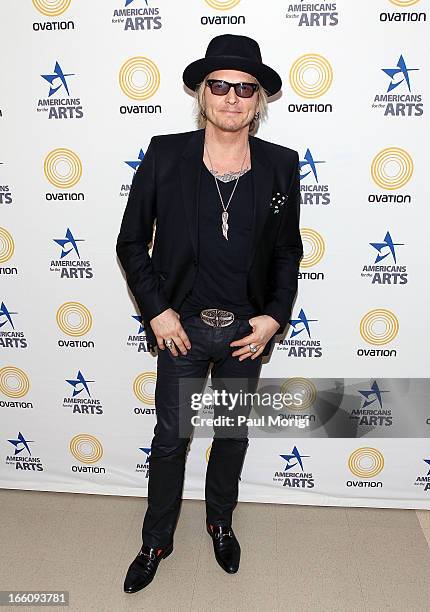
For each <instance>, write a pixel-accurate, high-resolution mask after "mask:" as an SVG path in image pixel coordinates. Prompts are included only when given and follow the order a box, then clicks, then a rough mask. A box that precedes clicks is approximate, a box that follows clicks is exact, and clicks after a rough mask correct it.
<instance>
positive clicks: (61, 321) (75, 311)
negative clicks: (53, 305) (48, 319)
mask: <svg viewBox="0 0 430 612" xmlns="http://www.w3.org/2000/svg"><path fill="white" fill-rule="evenodd" d="M56 318H57V325H58V327H59V328H60V329H61V331H62V332H64V333H65V334H66V335H67V336H84V335H85V334H86V333H88V332H89V331H90V329H91V326H92V324H93V317H92V316H91V312H90V311H89V310H88V308H87V307H86V306H84V305H83V304H80V303H79V302H65V303H64V304H61V306H60V308H59V309H58V310H57V317H56Z"/></svg>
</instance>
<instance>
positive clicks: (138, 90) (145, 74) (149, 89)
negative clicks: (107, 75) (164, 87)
mask: <svg viewBox="0 0 430 612" xmlns="http://www.w3.org/2000/svg"><path fill="white" fill-rule="evenodd" d="M119 85H120V87H121V89H122V91H123V92H124V93H125V95H126V96H128V97H129V98H132V99H133V100H147V99H148V98H151V97H152V96H153V95H154V94H155V93H156V91H157V89H158V88H159V86H160V71H159V70H158V68H157V66H156V65H155V64H154V62H153V61H152V60H150V59H148V58H147V57H131V58H130V59H128V60H127V61H126V62H124V63H123V65H122V66H121V68H120V71H119Z"/></svg>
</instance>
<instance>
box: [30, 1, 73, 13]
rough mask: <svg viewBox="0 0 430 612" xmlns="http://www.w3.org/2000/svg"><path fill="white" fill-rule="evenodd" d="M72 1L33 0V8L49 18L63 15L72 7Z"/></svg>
mask: <svg viewBox="0 0 430 612" xmlns="http://www.w3.org/2000/svg"><path fill="white" fill-rule="evenodd" d="M71 1H72V0H33V6H34V8H35V9H36V10H38V11H39V13H42V15H46V16H47V17H55V16H56V15H61V14H62V13H64V12H65V11H67V9H68V8H69V6H70V3H71Z"/></svg>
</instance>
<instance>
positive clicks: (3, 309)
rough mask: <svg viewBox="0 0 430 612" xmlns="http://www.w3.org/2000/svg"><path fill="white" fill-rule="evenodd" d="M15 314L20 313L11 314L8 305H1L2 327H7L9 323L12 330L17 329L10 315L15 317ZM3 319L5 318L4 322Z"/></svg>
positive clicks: (0, 324)
mask: <svg viewBox="0 0 430 612" xmlns="http://www.w3.org/2000/svg"><path fill="white" fill-rule="evenodd" d="M15 314H18V313H17V312H11V311H10V310H8V309H7V307H6V304H5V303H4V302H2V303H1V305H0V327H3V325H6V324H7V323H9V324H10V326H11V327H12V329H15V327H14V325H13V321H12V317H11V316H10V315H15ZM2 317H4V320H3V321H2V320H1V319H2Z"/></svg>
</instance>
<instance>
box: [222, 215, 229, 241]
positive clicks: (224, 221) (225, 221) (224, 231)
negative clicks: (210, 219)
mask: <svg viewBox="0 0 430 612" xmlns="http://www.w3.org/2000/svg"><path fill="white" fill-rule="evenodd" d="M227 232H228V212H227V211H226V210H225V211H224V212H223V213H222V234H223V236H224V238H225V239H226V240H228V237H227Z"/></svg>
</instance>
